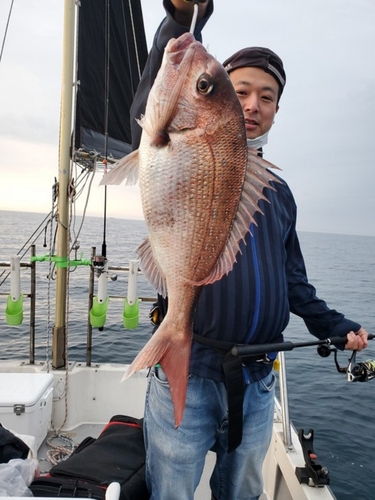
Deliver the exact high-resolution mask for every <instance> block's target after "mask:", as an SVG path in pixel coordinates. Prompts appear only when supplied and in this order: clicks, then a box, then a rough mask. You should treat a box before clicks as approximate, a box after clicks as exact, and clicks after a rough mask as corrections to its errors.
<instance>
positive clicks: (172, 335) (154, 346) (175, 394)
mask: <svg viewBox="0 0 375 500" xmlns="http://www.w3.org/2000/svg"><path fill="white" fill-rule="evenodd" d="M190 352H191V335H186V334H176V331H175V330H171V329H170V328H168V324H167V322H166V321H164V322H163V323H162V324H161V325H160V327H159V328H158V330H157V331H156V332H155V334H154V335H153V336H152V337H151V339H150V340H149V341H148V342H147V344H146V345H145V346H144V348H143V349H142V350H141V352H140V353H139V354H138V355H137V357H136V358H135V359H134V361H133V362H132V363H131V365H130V366H129V368H128V369H127V371H126V373H125V375H124V376H123V378H122V380H125V379H127V378H128V377H130V376H131V375H133V373H135V372H137V371H138V370H141V369H142V368H147V367H148V368H149V367H152V366H154V365H156V364H157V363H160V364H161V366H162V368H163V370H164V372H165V374H166V376H167V379H168V382H169V387H170V391H171V398H172V403H173V408H174V418H175V425H176V427H178V426H179V425H180V424H181V421H182V417H183V414H184V409H185V400H186V389H187V381H188V375H189V362H190Z"/></svg>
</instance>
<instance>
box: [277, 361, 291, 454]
mask: <svg viewBox="0 0 375 500" xmlns="http://www.w3.org/2000/svg"><path fill="white" fill-rule="evenodd" d="M278 356H279V360H280V370H279V383H280V403H281V411H282V417H283V433H284V444H285V445H286V446H287V447H288V448H290V447H291V446H292V433H291V430H290V416H289V399H288V387H287V383H286V369H285V355H284V353H283V352H279V354H278Z"/></svg>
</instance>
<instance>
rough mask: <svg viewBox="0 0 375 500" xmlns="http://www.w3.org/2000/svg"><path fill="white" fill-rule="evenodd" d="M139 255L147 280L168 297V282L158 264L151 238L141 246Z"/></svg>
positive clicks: (138, 249) (138, 250)
mask: <svg viewBox="0 0 375 500" xmlns="http://www.w3.org/2000/svg"><path fill="white" fill-rule="evenodd" d="M137 254H138V256H139V258H140V268H141V269H142V272H143V274H144V275H145V277H146V279H147V280H148V281H149V283H150V284H151V285H152V286H154V287H155V288H156V290H157V292H158V293H159V294H160V295H162V296H163V297H166V296H167V282H166V279H165V276H164V274H163V272H162V271H161V269H160V268H159V266H158V265H157V263H156V260H155V257H154V253H153V251H152V246H151V242H150V238H149V237H147V238H146V239H145V240H144V241H143V242H142V243H141V244H140V245H139V247H138V248H137Z"/></svg>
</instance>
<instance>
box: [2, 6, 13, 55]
mask: <svg viewBox="0 0 375 500" xmlns="http://www.w3.org/2000/svg"><path fill="white" fill-rule="evenodd" d="M13 4H14V0H12V2H11V4H10V8H9V14H8V19H7V24H6V26H5V32H4V38H3V43H2V45H1V52H0V62H1V60H2V58H3V52H4V47H5V40H6V37H7V34H8V27H9V21H10V16H11V15H12V9H13Z"/></svg>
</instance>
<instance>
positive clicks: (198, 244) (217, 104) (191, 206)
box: [102, 33, 277, 426]
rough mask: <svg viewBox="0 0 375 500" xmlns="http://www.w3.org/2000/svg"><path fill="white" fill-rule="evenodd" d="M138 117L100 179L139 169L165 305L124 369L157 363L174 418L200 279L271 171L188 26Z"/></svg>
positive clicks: (129, 175)
mask: <svg viewBox="0 0 375 500" xmlns="http://www.w3.org/2000/svg"><path fill="white" fill-rule="evenodd" d="M140 125H141V126H142V128H143V131H142V137H141V142H140V146H139V149H138V150H137V151H135V152H133V153H131V154H130V155H128V156H127V157H125V158H124V159H122V160H120V162H119V163H118V164H117V165H116V167H115V168H114V169H113V170H112V171H110V172H109V173H108V174H107V175H106V176H105V177H104V179H103V181H102V182H103V183H105V184H119V183H120V182H122V181H123V180H124V179H126V180H127V183H128V184H129V183H134V181H135V180H136V179H137V178H138V175H139V183H140V189H141V197H142V206H143V213H144V217H145V221H146V223H147V226H148V230H149V236H148V238H147V239H146V240H145V241H144V242H143V243H142V244H141V245H140V246H139V248H138V249H137V251H138V254H139V256H140V261H141V262H140V265H141V269H142V271H143V272H144V274H145V276H146V277H147V279H148V280H149V281H150V283H151V284H152V285H153V286H154V287H155V288H156V290H157V291H158V293H160V294H161V295H163V296H166V295H168V311H167V314H166V316H165V318H164V320H163V322H162V323H161V325H160V326H159V328H158V329H157V331H156V333H155V334H154V335H153V336H152V337H151V339H150V340H149V341H148V343H147V344H146V345H145V346H144V348H143V349H142V350H141V352H140V353H139V354H138V355H137V357H136V358H135V360H134V361H133V362H132V363H131V365H130V367H129V369H128V371H127V373H126V374H125V376H124V378H127V377H129V376H130V375H132V374H133V373H134V372H136V371H138V370H140V369H142V368H145V367H151V366H153V365H154V364H156V363H160V364H161V366H162V367H163V369H164V371H165V373H166V376H167V378H168V381H169V386H170V391H171V398H172V402H173V407H174V419H175V424H176V426H179V425H180V423H181V421H182V418H183V411H184V407H185V399H186V390H187V379H188V373H189V361H190V352H191V341H192V335H193V325H192V323H193V313H194V308H195V305H196V303H197V301H198V300H199V295H200V292H201V289H202V286H204V285H206V284H209V283H213V282H214V281H216V280H218V279H220V278H221V277H222V276H223V275H224V274H227V273H229V272H230V271H231V269H232V267H233V265H234V263H235V261H236V255H237V253H238V251H239V245H240V242H241V240H244V239H245V236H246V234H247V233H248V232H249V228H250V224H251V223H252V222H255V221H254V214H255V212H256V211H258V210H259V208H258V201H259V200H260V199H266V198H265V196H264V195H263V193H262V191H263V188H264V187H271V186H270V184H269V182H270V181H276V178H275V177H274V176H273V175H272V174H271V172H270V171H269V170H267V168H266V167H268V166H271V165H270V164H269V163H268V162H265V161H264V160H263V159H261V158H259V156H258V152H257V151H254V150H251V149H249V148H248V147H247V143H246V130H245V124H244V119H243V114H242V109H241V105H240V103H239V101H238V98H237V95H236V93H235V91H234V89H233V86H232V84H231V82H230V80H229V77H228V75H227V73H226V72H225V70H224V68H223V67H222V65H221V64H220V63H219V62H218V61H216V60H215V59H214V58H213V57H212V56H211V55H210V54H208V52H207V51H206V50H205V49H204V47H203V46H202V45H201V44H200V43H199V42H197V41H196V40H195V39H194V38H193V36H192V35H191V34H188V33H186V34H184V35H182V36H181V37H180V38H178V39H173V40H171V41H170V42H169V43H168V45H167V47H166V49H165V53H164V58H163V63H162V66H161V68H160V70H159V73H158V75H157V77H156V79H155V82H154V85H153V87H152V89H151V91H150V95H149V98H148V102H147V106H146V111H145V116H144V117H143V118H141V120H140ZM276 182H277V181H276Z"/></svg>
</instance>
